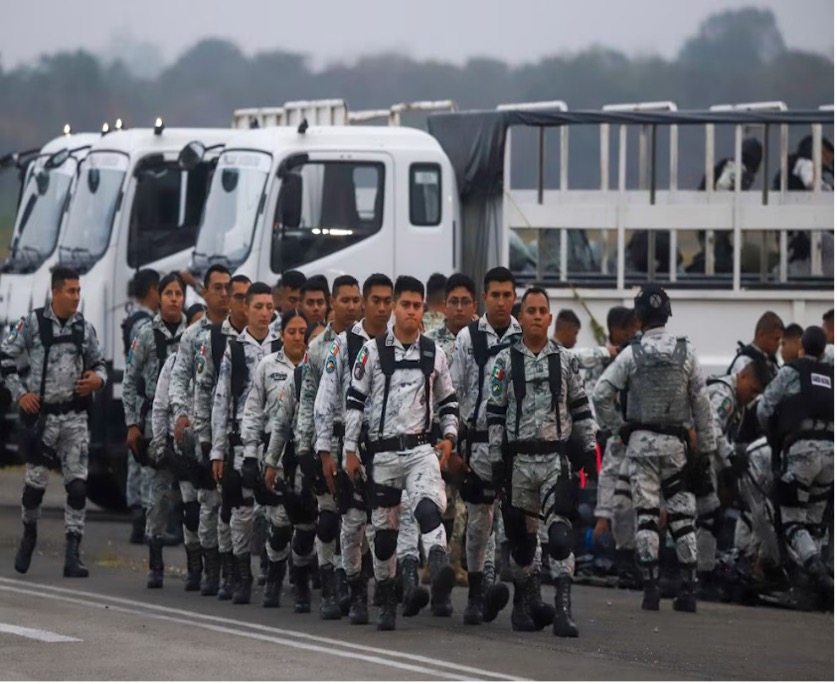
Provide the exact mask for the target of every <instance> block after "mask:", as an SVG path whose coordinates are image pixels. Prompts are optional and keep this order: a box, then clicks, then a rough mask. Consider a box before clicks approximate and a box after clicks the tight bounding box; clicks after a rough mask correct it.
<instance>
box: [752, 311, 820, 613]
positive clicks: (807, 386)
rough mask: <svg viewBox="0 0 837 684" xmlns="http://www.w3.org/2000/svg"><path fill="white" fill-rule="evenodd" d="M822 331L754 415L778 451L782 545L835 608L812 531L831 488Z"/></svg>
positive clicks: (811, 334) (809, 336)
mask: <svg viewBox="0 0 837 684" xmlns="http://www.w3.org/2000/svg"><path fill="white" fill-rule="evenodd" d="M825 345H826V334H825V331H823V329H822V328H820V327H817V326H811V327H809V328H807V329H806V330H805V332H804V333H803V335H802V349H803V356H801V357H800V358H799V359H797V360H795V361H791V362H790V363H788V364H787V365H786V366H783V367H782V369H781V370H780V371H779V374H778V375H777V376H776V378H775V379H774V380H773V381H772V382H771V383H770V385H768V387H767V389H766V390H765V391H764V394H763V395H762V398H761V401H760V402H759V404H758V419H759V422H760V423H761V425H762V427H763V428H764V430H765V432H767V434H768V438H769V440H770V445H771V447H772V448H773V451H774V454H776V453H777V452H778V454H777V455H780V456H781V458H780V459H779V460H780V462H781V468H782V470H781V475H780V476H779V482H778V483H777V499H778V503H779V512H780V518H781V526H782V529H781V531H777V532H780V534H779V536H780V539H781V540H782V541H781V543H784V544H786V545H787V547H788V548H789V549H790V550H791V551H793V553H794V555H795V557H796V559H798V563H799V565H801V566H802V568H803V569H804V570H805V571H806V572H807V574H808V576H809V577H810V578H811V581H812V583H813V584H814V586H815V587H817V589H818V590H819V591H820V593H821V597H822V606H823V608H825V609H826V610H833V605H834V603H833V602H834V580H833V579H832V577H831V575H830V574H829V572H828V570H827V568H826V567H825V564H824V562H823V558H822V555H821V552H820V544H819V542H820V540H819V539H814V537H813V533H814V530H820V529H822V525H823V517H824V514H825V510H826V507H827V503H828V499H829V498H830V497H831V496H833V493H832V489H833V486H834V366H833V365H831V364H828V363H824V362H823V355H824V353H825Z"/></svg>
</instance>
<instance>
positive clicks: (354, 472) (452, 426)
mask: <svg viewBox="0 0 837 684" xmlns="http://www.w3.org/2000/svg"><path fill="white" fill-rule="evenodd" d="M423 301H424V286H423V285H422V284H421V282H420V281H419V280H417V279H415V278H412V277H410V276H400V277H399V278H398V280H397V281H396V283H395V288H394V307H393V312H394V315H395V323H394V325H393V328H392V330H391V331H389V332H387V333H386V334H385V335H381V336H379V337H376V338H375V339H374V340H370V341H369V342H367V343H365V344H364V345H363V347H362V349H361V351H360V353H359V355H358V357H357V360H356V361H355V364H354V367H353V370H352V382H351V386H350V388H349V390H348V392H347V399H346V439H345V450H346V457H345V461H344V463H345V466H344V467H345V470H346V474H347V475H348V476H349V478H350V480H351V481H353V482H358V481H359V479H360V478H361V477H363V472H364V468H363V465H362V464H361V461H360V459H359V458H358V454H357V446H358V440H359V438H360V433H361V427H362V424H363V422H364V420H366V423H367V425H368V426H369V440H370V443H369V448H370V450H371V452H372V463H371V466H372V468H371V469H372V472H371V473H367V477H369V478H370V479H371V485H372V486H371V498H372V525H373V526H374V528H375V541H374V552H375V579H376V581H377V583H378V590H379V595H380V600H381V611H380V615H379V618H378V629H379V630H392V629H395V605H396V600H397V598H396V593H395V590H396V587H395V571H396V549H397V546H398V527H399V518H400V517H401V494H402V490H406V492H407V494H408V497H409V500H410V502H411V504H412V506H413V514H414V516H415V518H416V520H417V521H418V524H419V529H420V530H421V541H422V545H423V546H424V549H425V553H426V554H427V559H428V563H429V565H430V572H431V578H432V586H431V598H430V602H431V609H432V611H433V613H434V614H435V615H439V616H448V615H450V610H451V608H450V592H451V589H452V588H453V584H454V581H455V575H454V572H453V568H451V566H450V565H449V563H448V552H447V537H446V534H445V528H444V526H443V525H442V511H444V509H445V505H446V501H445V485H444V482H443V481H442V474H441V470H440V457H441V467H446V465H447V461H448V460H449V458H450V454H451V450H452V449H453V448H454V442H455V441H456V434H457V427H458V422H459V421H458V416H457V413H458V407H457V400H456V394H455V392H454V390H453V384H452V383H451V380H450V373H449V371H448V367H447V361H446V360H445V356H444V353H443V352H442V350H441V349H439V348H438V346H437V345H436V343H435V342H433V341H432V340H429V339H427V338H426V337H423V336H422V335H420V333H419V329H420V326H421V315H422V309H423ZM367 399H368V400H369V401H367ZM434 400H435V402H436V405H437V406H438V407H439V421H440V426H441V429H442V434H443V436H444V437H443V439H442V440H441V441H440V442H439V443H438V444H437V445H436V448H437V449H438V451H439V453H440V454H441V456H437V453H436V452H435V451H434V449H433V446H432V444H431V440H430V428H431V422H432V415H433V405H432V402H433V401H434Z"/></svg>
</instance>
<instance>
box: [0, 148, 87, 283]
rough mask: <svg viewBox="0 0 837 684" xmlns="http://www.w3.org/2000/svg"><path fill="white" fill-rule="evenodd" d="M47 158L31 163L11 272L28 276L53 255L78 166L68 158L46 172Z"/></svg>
mask: <svg viewBox="0 0 837 684" xmlns="http://www.w3.org/2000/svg"><path fill="white" fill-rule="evenodd" d="M46 160H47V157H40V158H39V159H37V160H36V161H34V162H32V164H31V165H30V167H29V171H28V173H27V176H26V183H25V185H24V188H23V194H22V195H21V202H20V210H19V211H18V214H17V221H16V222H15V230H14V236H15V238H14V242H13V243H12V254H11V257H10V259H9V265H10V266H11V270H12V271H14V272H16V273H31V272H33V271H35V270H36V269H38V268H39V267H40V266H41V264H42V263H43V262H44V261H45V260H46V258H47V257H49V256H50V255H51V254H52V253H53V251H55V244H56V242H57V241H58V231H59V229H60V227H61V216H62V209H63V207H64V203H65V202H66V200H67V194H68V193H69V191H70V186H71V185H72V182H73V176H74V174H75V172H76V167H77V162H76V160H75V159H74V158H72V157H70V158H69V159H67V161H66V162H64V164H62V165H61V166H60V167H59V168H57V169H46V168H45V167H44V164H45V162H46Z"/></svg>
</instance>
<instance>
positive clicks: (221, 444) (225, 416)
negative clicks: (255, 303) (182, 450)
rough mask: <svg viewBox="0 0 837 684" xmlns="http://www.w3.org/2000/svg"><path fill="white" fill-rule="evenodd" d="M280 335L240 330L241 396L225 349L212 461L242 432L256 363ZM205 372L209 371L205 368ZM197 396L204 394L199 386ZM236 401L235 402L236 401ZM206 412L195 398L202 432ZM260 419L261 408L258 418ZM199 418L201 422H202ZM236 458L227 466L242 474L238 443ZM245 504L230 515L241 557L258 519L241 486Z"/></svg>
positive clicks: (234, 542)
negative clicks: (256, 335)
mask: <svg viewBox="0 0 837 684" xmlns="http://www.w3.org/2000/svg"><path fill="white" fill-rule="evenodd" d="M276 339H278V338H277V337H276V336H275V335H274V334H273V333H268V336H267V337H266V338H265V339H264V340H262V341H261V342H258V341H257V340H255V339H254V338H253V336H252V335H251V334H250V332H249V330H248V329H247V328H245V329H244V331H243V332H241V333H240V334H239V336H238V338H237V340H238V341H239V342H240V343H242V344H243V346H244V356H245V359H246V362H247V371H248V372H247V381H246V382H245V384H244V389H243V391H242V393H241V395H240V396H239V397H237V398H236V397H232V396H231V395H230V392H231V382H232V361H231V354H230V347H229V345H227V349H226V351H225V352H224V360H223V361H222V362H221V368H220V369H219V371H218V383H217V385H216V387H215V398H214V401H213V404H212V452H211V454H210V458H211V460H213V461H222V460H225V459H227V455H228V453H229V449H230V447H229V437H230V435H231V434H235V433H239V434H240V429H241V428H240V426H241V422H242V421H243V420H244V418H245V406H246V402H247V396H248V394H249V393H250V389H251V388H252V386H253V381H254V378H255V371H256V366H258V364H259V361H261V360H262V359H263V358H264V356H265V354H269V353H270V348H271V344H272V343H273V341H274V340H276ZM204 372H206V371H204ZM196 383H197V384H200V383H201V373H199V374H198V380H197V381H196ZM195 395H196V398H197V397H198V396H201V395H199V394H198V391H197V389H196V392H195ZM234 401H235V402H237V404H236V406H233V405H232V404H233V402H234ZM202 415H204V414H203V406H202V405H201V404H199V403H198V402H197V400H196V403H195V417H196V421H195V422H196V423H197V426H196V432H197V434H198V435H199V436H200V434H201V433H200V432H199V430H200V429H201V428H202V427H203V425H204V422H203V420H201V418H200V417H201V416H202ZM233 415H235V416H237V422H238V424H235V423H233ZM251 419H261V411H259V415H258V417H256V418H251ZM199 421H200V422H199ZM232 456H233V458H232V459H231V460H228V464H229V465H228V466H227V467H230V465H232V467H233V468H235V470H236V471H237V472H238V473H239V475H241V474H242V467H243V465H244V458H245V454H244V449H243V447H236V448H235V450H234V452H233V454H232ZM242 493H243V500H244V505H242V506H236V507H235V508H233V510H232V516H231V518H230V533H231V536H232V546H233V554H234V555H235V556H237V557H242V556H244V555H245V554H246V555H247V557H248V559H249V554H250V543H251V540H252V537H253V523H254V519H255V511H254V510H253V503H254V501H253V490H252V488H249V487H243V488H242Z"/></svg>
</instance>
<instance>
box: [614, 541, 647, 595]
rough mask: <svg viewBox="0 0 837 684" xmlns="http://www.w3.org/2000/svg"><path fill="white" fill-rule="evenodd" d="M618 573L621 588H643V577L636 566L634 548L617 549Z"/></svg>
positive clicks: (618, 583)
mask: <svg viewBox="0 0 837 684" xmlns="http://www.w3.org/2000/svg"><path fill="white" fill-rule="evenodd" d="M615 561H616V573H617V575H618V577H619V580H618V582H617V586H618V587H619V588H620V589H642V577H640V574H639V570H638V569H637V567H636V558H635V556H634V552H633V549H616V558H615Z"/></svg>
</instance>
